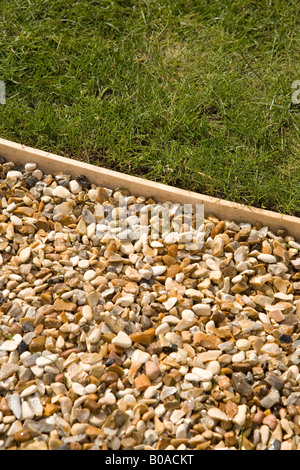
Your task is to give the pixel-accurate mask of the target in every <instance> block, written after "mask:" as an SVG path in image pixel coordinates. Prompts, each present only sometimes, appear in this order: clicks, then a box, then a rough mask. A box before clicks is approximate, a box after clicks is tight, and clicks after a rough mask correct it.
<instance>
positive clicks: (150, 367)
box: [145, 361, 161, 381]
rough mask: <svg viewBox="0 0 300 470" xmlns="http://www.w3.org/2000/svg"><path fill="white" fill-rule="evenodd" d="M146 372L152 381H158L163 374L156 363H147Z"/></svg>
mask: <svg viewBox="0 0 300 470" xmlns="http://www.w3.org/2000/svg"><path fill="white" fill-rule="evenodd" d="M145 372H146V375H147V377H148V378H149V379H150V380H151V381H152V380H155V379H157V378H158V377H159V376H160V374H161V371H160V368H159V366H158V364H156V362H154V361H147V362H146V363H145Z"/></svg>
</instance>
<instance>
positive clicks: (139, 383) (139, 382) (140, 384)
mask: <svg viewBox="0 0 300 470" xmlns="http://www.w3.org/2000/svg"><path fill="white" fill-rule="evenodd" d="M134 385H135V388H136V389H137V391H138V392H144V391H145V390H146V389H147V388H148V387H150V386H151V382H150V380H149V378H148V377H147V376H146V375H145V374H141V375H139V376H138V377H136V379H135V380H134Z"/></svg>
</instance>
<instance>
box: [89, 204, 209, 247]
mask: <svg viewBox="0 0 300 470" xmlns="http://www.w3.org/2000/svg"><path fill="white" fill-rule="evenodd" d="M103 210H104V212H103V214H102V217H101V220H98V221H97V224H96V227H95V229H96V230H95V232H96V233H95V235H96V236H97V238H99V239H106V237H109V238H114V239H117V240H120V241H122V242H125V241H130V242H136V241H138V240H140V241H142V242H145V243H147V242H149V241H150V242H153V241H157V242H161V241H163V242H165V243H167V244H172V243H182V244H184V246H185V249H186V250H199V249H201V248H202V247H203V243H204V206H203V204H183V205H180V204H167V203H166V204H164V203H162V204H130V205H127V202H126V201H125V200H123V201H122V202H121V201H120V200H119V204H118V205H117V206H114V205H112V204H107V205H105V204H104V205H103ZM83 215H84V214H83Z"/></svg>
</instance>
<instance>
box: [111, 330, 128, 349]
mask: <svg viewBox="0 0 300 470" xmlns="http://www.w3.org/2000/svg"><path fill="white" fill-rule="evenodd" d="M112 344H115V345H116V346H120V348H124V349H127V348H130V347H131V345H132V341H131V339H130V337H129V336H128V335H127V334H126V333H125V332H124V331H119V333H118V334H117V336H115V337H114V338H113V339H112Z"/></svg>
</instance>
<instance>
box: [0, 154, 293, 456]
mask: <svg viewBox="0 0 300 470" xmlns="http://www.w3.org/2000/svg"><path fill="white" fill-rule="evenodd" d="M0 191H1V195H0V197H1V214H0V305H1V307H0V366H1V367H0V449H2V450H6V449H22V450H43V449H44V450H56V449H71V450H81V449H82V450H90V449H96V450H97V449H101V450H106V449H113V450H119V449H120V450H123V449H124V450H126V449H136V450H139V449H146V450H164V449H167V450H175V449H176V450H185V449H192V450H217V449H246V450H250V449H254V450H264V449H282V450H283V449H284V450H294V449H300V442H299V434H300V385H299V383H300V374H299V363H300V335H299V331H300V330H299V326H298V324H299V317H300V245H299V244H298V243H297V242H296V241H295V239H294V238H293V237H291V236H289V235H288V234H287V233H284V232H283V231H278V232H277V233H272V232H271V231H269V229H268V227H264V226H261V225H258V224H257V225H256V226H251V225H250V224H240V225H238V224H237V223H235V222H233V221H228V220H218V219H216V218H215V217H213V216H209V215H208V214H205V219H204V227H203V229H204V240H203V243H202V244H201V245H199V246H198V247H197V248H195V249H191V247H190V246H189V247H188V245H187V242H186V240H185V238H184V235H183V236H179V237H178V236H177V232H176V231H175V229H174V228H175V227H176V226H178V224H180V222H179V219H178V218H177V212H176V211H177V210H178V209H180V208H178V206H175V208H174V206H173V205H172V204H171V203H170V204H169V207H170V208H171V211H172V212H171V221H172V223H171V227H173V231H172V230H171V232H170V233H168V234H165V233H164V232H162V231H160V230H158V231H157V233H156V234H155V236H154V235H153V236H149V235H147V234H145V233H144V232H141V234H140V236H139V237H137V238H136V239H134V238H133V237H132V233H133V232H135V233H136V232H137V230H138V229H140V228H141V227H142V228H145V227H146V228H147V224H146V225H145V220H146V218H147V216H148V214H149V211H150V209H151V208H152V207H154V206H159V203H158V204H156V201H155V200H154V199H148V200H146V199H145V198H142V197H139V198H135V197H134V196H131V195H130V194H128V193H127V191H126V190H123V189H120V190H117V191H112V190H111V189H109V188H101V187H96V186H94V185H92V184H90V182H89V181H88V180H87V179H86V178H85V177H83V176H80V175H79V176H78V177H77V178H75V179H72V178H71V176H70V175H68V174H55V173H53V174H51V175H50V174H47V175H46V174H43V173H42V171H41V170H40V169H38V168H37V165H36V164H35V163H27V164H26V165H25V168H19V167H17V166H16V165H15V164H14V163H12V162H6V161H5V160H4V159H1V161H0ZM121 203H125V204H126V206H127V207H128V208H129V210H130V212H129V214H128V213H127V214H126V221H127V223H128V226H129V231H128V228H127V229H126V230H127V232H126V235H127V238H126V239H124V240H123V241H122V237H121V236H120V227H118V226H117V225H116V223H115V221H116V219H117V220H120V218H121V209H120V204H121ZM140 206H142V207H143V209H141V210H139V211H138V212H137V207H140ZM167 206H168V204H167ZM111 207H113V211H114V212H113V214H114V218H113V220H112V222H110V221H109V220H106V219H107V217H106V212H107V210H108V208H111ZM194 219H195V214H194V213H191V221H192V223H193V222H195V220H194ZM155 223H157V214H155V215H154V216H153V217H152V218H148V224H149V225H151V226H154V225H155ZM176 224H177V225H176ZM149 225H148V228H149ZM130 230H131V231H130ZM124 232H125V230H124ZM130 236H131V239H130Z"/></svg>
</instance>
